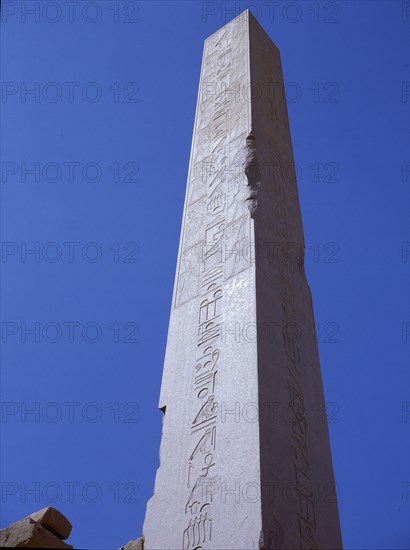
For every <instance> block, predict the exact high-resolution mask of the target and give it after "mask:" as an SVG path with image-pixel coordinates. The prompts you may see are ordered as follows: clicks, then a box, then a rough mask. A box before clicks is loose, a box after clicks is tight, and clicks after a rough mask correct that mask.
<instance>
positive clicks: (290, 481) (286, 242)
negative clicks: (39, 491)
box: [143, 11, 342, 550]
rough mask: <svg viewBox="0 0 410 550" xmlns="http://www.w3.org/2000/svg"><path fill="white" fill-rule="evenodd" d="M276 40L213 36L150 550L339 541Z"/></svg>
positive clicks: (235, 25) (185, 228)
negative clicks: (274, 42) (274, 41)
mask: <svg viewBox="0 0 410 550" xmlns="http://www.w3.org/2000/svg"><path fill="white" fill-rule="evenodd" d="M303 259H304V237H303V230H302V221H301V215H300V209H299V201H298V193H297V185H296V177H295V172H294V161H293V153H292V144H291V138H290V130H289V122H288V116H287V109H286V99H285V94H284V84H283V76H282V68H281V61H280V55H279V51H278V50H277V48H276V47H275V45H274V44H273V43H272V42H271V40H270V39H269V37H268V36H267V35H266V33H265V32H264V31H263V30H262V28H261V27H260V26H259V24H258V23H257V21H256V20H255V19H254V18H253V16H252V15H251V14H250V13H249V11H246V12H244V13H243V14H242V15H240V16H239V17H237V18H236V19H234V20H233V21H231V22H230V23H229V24H228V25H226V26H225V27H223V28H222V29H220V30H219V31H218V32H216V33H215V34H213V35H212V36H211V37H209V38H208V39H207V40H206V42H205V49H204V56H203V62H202V69H201V79H200V88H199V93H198V102H197V110H196V119H195V126H194V135H193V143H192V150H191V158H190V167H189V174H188V183H187V191H186V198H185V206H184V215H183V225H182V232H181V240H180V247H179V255H178V263H177V273H176V279H175V286H174V295H173V304H172V311H171V318H170V324H169V332H168V341H167V349H166V356H165V364H164V372H163V379H162V386H161V394H160V402H159V407H160V409H161V410H162V411H163V412H164V419H163V420H164V421H163V433H162V441H161V449H160V468H159V469H158V471H157V475H156V481H155V488H154V495H153V497H152V498H151V500H150V501H149V502H148V505H147V512H146V518H145V523H144V529H143V532H144V540H145V542H144V548H145V549H146V550H165V549H169V548H173V549H181V548H182V549H184V550H185V549H187V550H188V549H192V550H194V549H200V548H201V549H205V548H206V549H218V550H224V549H225V550H227V549H230V550H234V549H241V550H244V549H259V550H262V549H265V550H267V549H269V548H272V549H273V548H286V549H296V548H298V549H299V548H312V549H314V548H327V549H336V548H341V547H342V541H341V534H340V527H339V518H338V508H337V500H336V494H335V484H334V477H333V467H332V460H331V453H330V443H329V436H328V428H327V420H326V413H325V402H324V394H323V388H322V379H321V372H320V365H319V357H318V349H317V342H316V335H315V325H314V317H313V309H312V302H311V295H310V289H309V286H308V284H307V282H306V277H305V273H304V263H303Z"/></svg>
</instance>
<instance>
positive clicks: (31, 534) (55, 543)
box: [0, 517, 73, 548]
mask: <svg viewBox="0 0 410 550" xmlns="http://www.w3.org/2000/svg"><path fill="white" fill-rule="evenodd" d="M0 546H2V547H5V548H16V547H18V548H73V547H72V546H71V545H70V544H67V543H65V542H63V541H62V540H61V539H59V538H58V537H56V536H55V535H53V534H52V533H50V532H49V531H48V530H47V529H45V528H44V527H43V526H42V525H40V524H39V523H36V522H35V521H34V520H33V519H31V518H30V517H28V518H25V519H22V520H21V521H18V522H17V523H13V524H12V525H10V526H9V527H7V529H2V530H1V531H0Z"/></svg>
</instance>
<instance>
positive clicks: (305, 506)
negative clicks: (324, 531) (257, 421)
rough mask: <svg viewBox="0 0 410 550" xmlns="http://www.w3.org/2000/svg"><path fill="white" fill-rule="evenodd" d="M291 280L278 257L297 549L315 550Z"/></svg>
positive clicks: (280, 204) (277, 182)
mask: <svg viewBox="0 0 410 550" xmlns="http://www.w3.org/2000/svg"><path fill="white" fill-rule="evenodd" d="M272 184H273V185H274V193H275V201H276V207H275V216H274V220H275V222H274V229H275V233H276V236H277V241H278V242H280V243H283V248H284V250H285V251H286V250H287V249H288V244H289V243H288V240H289V239H288V232H289V226H288V220H287V214H286V212H287V209H286V202H285V191H284V189H283V183H282V182H281V178H280V177H278V175H277V174H274V178H273V180H272ZM293 276H294V275H293V271H292V269H291V266H290V259H289V258H288V256H287V255H286V253H282V254H281V256H280V260H279V280H280V304H281V311H282V338H283V348H284V350H285V353H286V358H287V360H286V369H287V372H288V375H289V378H288V387H289V410H290V411H291V412H292V416H291V419H290V428H291V439H290V441H291V456H292V458H293V461H292V464H291V465H290V468H291V471H292V475H293V476H294V480H295V487H296V489H297V492H298V498H299V510H298V512H297V514H298V518H297V519H298V526H299V535H300V541H301V548H310V549H315V548H318V546H317V543H316V538H315V530H316V515H315V504H314V492H313V489H312V476H311V468H310V464H309V453H308V446H307V422H306V416H305V404H304V397H303V391H302V380H301V376H302V374H301V368H300V352H299V344H298V335H297V334H294V333H293V332H292V327H297V324H296V306H295V292H294V282H293Z"/></svg>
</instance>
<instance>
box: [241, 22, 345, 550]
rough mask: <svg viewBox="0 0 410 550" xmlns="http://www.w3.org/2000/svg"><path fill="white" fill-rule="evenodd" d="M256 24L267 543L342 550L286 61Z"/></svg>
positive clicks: (261, 387) (254, 118)
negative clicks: (284, 73)
mask: <svg viewBox="0 0 410 550" xmlns="http://www.w3.org/2000/svg"><path fill="white" fill-rule="evenodd" d="M249 24H250V67H251V82H252V92H253V97H252V117H251V118H252V130H253V134H254V142H253V147H254V151H255V152H254V156H255V158H256V161H255V164H257V169H255V172H256V173H258V174H259V180H260V183H259V186H258V193H257V198H256V201H255V203H256V204H255V215H254V220H255V234H256V260H257V261H256V297H257V298H256V300H257V325H258V327H259V328H260V330H259V333H258V376H259V400H260V401H259V410H260V411H262V412H263V414H261V415H260V417H259V427H260V441H261V495H262V516H263V534H264V537H263V539H264V545H265V548H341V547H342V540H341V534H340V526H339V516H338V507H337V499H336V488H335V482H334V476H333V467H332V458H331V450H330V442H329V435H328V427H327V418H326V407H325V400H324V394H323V387H322V377H321V371H320V364H319V356H318V349H317V342H316V334H315V322H314V316H313V308H312V300H311V293H310V289H309V286H308V284H307V282H306V278H305V273H304V238H303V230H302V220H301V214H300V208H299V200H298V192H297V184H296V175H295V169H294V166H295V165H294V159H293V151H292V143H291V136H290V129H289V121H288V115H287V108H286V99H285V93H284V82H283V76H282V67H281V61H280V54H279V51H278V49H277V48H276V46H275V45H274V44H273V43H272V41H271V40H270V38H269V37H268V36H267V34H266V33H265V32H264V30H263V29H262V28H261V26H260V25H259V23H258V22H257V21H256V20H255V18H254V17H253V16H252V15H251V16H250V21H249ZM266 327H269V329H270V330H269V332H267V330H266Z"/></svg>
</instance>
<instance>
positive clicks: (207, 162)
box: [174, 20, 250, 549]
mask: <svg viewBox="0 0 410 550" xmlns="http://www.w3.org/2000/svg"><path fill="white" fill-rule="evenodd" d="M241 23H242V24H241ZM246 35H247V26H246V24H245V21H242V22H241V21H240V20H237V21H235V22H233V23H231V24H230V25H227V26H226V27H225V28H223V29H221V31H219V32H218V33H217V34H216V35H213V36H212V37H210V38H209V39H208V40H207V42H206V46H205V52H204V59H203V69H202V75H201V85H200V98H199V102H198V107H197V108H198V113H197V122H196V129H195V136H194V146H193V155H192V158H191V163H192V166H191V180H190V182H189V187H188V195H187V202H186V207H185V209H186V213H185V222H184V228H183V231H184V233H183V238H182V243H181V253H180V264H179V275H178V281H177V288H176V293H175V304H174V306H175V308H178V307H180V306H181V305H183V304H184V303H185V302H187V301H188V300H191V299H193V298H196V297H197V298H198V301H197V304H198V305H197V324H196V326H195V327H187V330H190V331H192V338H193V340H194V341H195V343H196V346H195V348H196V356H195V357H192V358H191V359H192V360H191V372H190V373H188V375H189V376H190V377H191V380H192V385H191V390H192V393H193V406H192V409H191V415H190V418H189V419H187V420H188V422H187V426H186V429H187V430H189V433H190V442H191V443H190V447H189V449H188V452H187V455H186V456H187V460H186V488H185V491H186V503H185V509H184V513H185V516H186V522H185V526H184V529H183V532H182V533H181V538H182V541H181V542H182V546H183V548H184V549H185V548H186V549H188V548H192V549H193V548H198V547H206V546H207V545H208V544H209V543H210V542H211V540H212V524H213V523H214V522H215V521H217V518H216V517H215V513H214V509H213V506H212V495H211V494H209V493H208V492H207V491H206V490H204V484H212V483H215V482H216V481H217V480H218V478H219V477H220V474H221V471H220V468H219V465H218V453H217V441H218V422H217V410H218V384H219V377H218V371H219V369H221V368H223V364H224V357H223V349H221V345H220V336H221V323H222V322H223V298H224V281H226V280H227V279H229V278H231V277H234V276H235V275H236V274H237V273H239V272H241V271H242V270H244V269H246V268H247V267H249V266H250V263H249V262H247V261H246V260H244V255H243V254H241V253H240V249H241V248H244V247H246V243H249V239H250V236H249V216H248V212H247V209H246V206H245V205H244V202H243V201H242V200H241V196H242V194H243V190H242V189H241V185H242V186H243V185H244V177H243V171H241V166H242V155H243V144H244V142H245V138H246V131H247V115H248V109H247V104H246V102H245V101H243V100H241V85H242V84H243V81H244V79H246V71H247V57H246V56H243V57H242V59H241V58H238V53H240V52H238V50H239V48H238V46H239V42H240V41H241V40H243V41H246ZM235 48H236V51H235ZM245 53H246V49H245ZM238 69H239V70H238Z"/></svg>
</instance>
